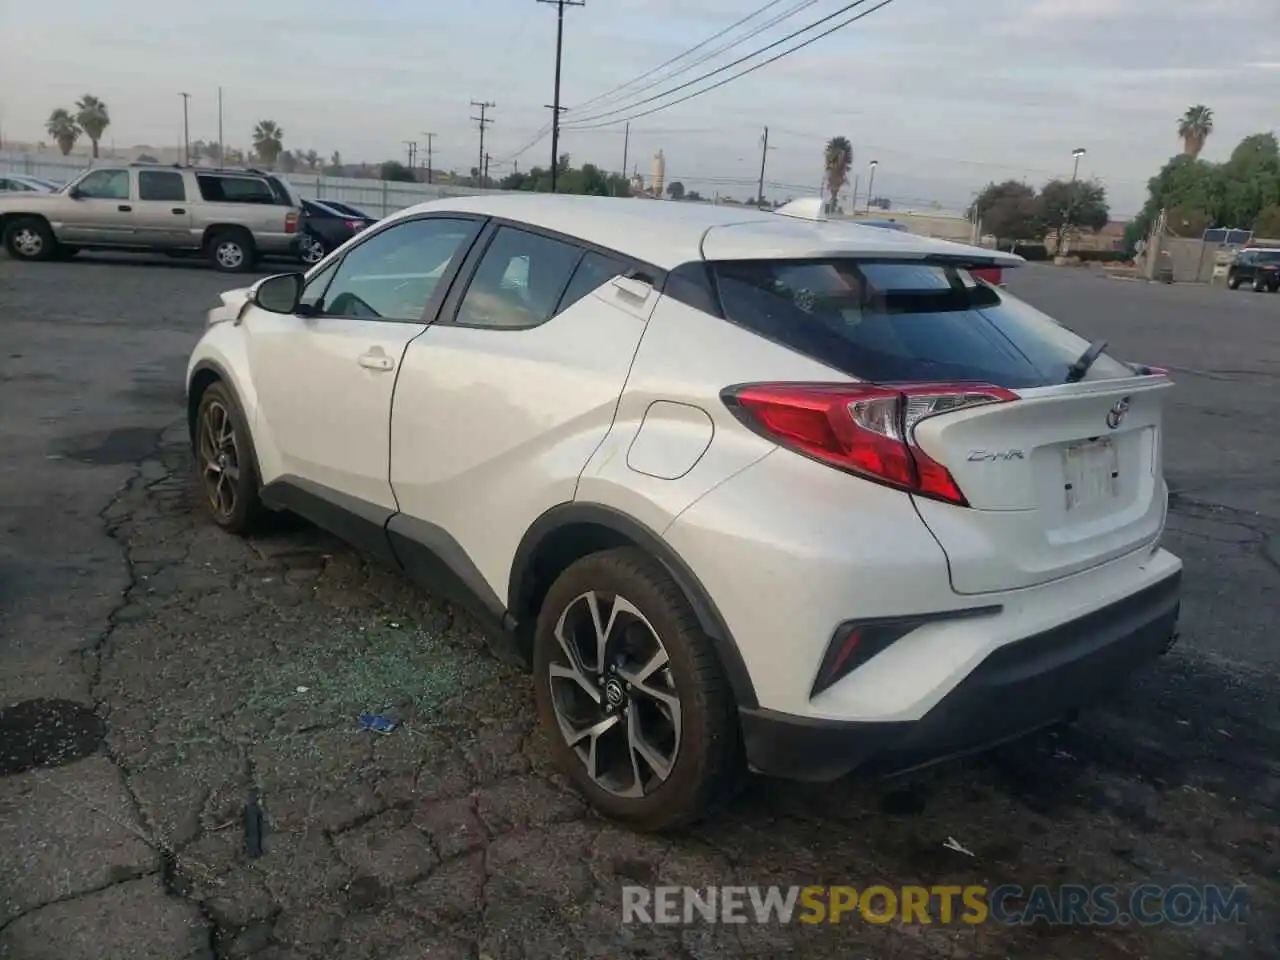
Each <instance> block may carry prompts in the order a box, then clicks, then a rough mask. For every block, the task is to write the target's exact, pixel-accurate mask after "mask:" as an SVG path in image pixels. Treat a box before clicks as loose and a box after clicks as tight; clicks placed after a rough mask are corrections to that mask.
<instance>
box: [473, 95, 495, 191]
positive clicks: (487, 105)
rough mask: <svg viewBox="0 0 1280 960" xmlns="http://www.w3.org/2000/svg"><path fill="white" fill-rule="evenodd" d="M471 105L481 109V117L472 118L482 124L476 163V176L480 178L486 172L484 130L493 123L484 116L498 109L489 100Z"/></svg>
mask: <svg viewBox="0 0 1280 960" xmlns="http://www.w3.org/2000/svg"><path fill="white" fill-rule="evenodd" d="M471 105H472V106H473V107H479V108H480V116H478V117H472V118H471V119H472V120H474V121H476V123H478V124H480V156H479V158H478V159H477V161H476V176H477V177H479V176H480V174H481V172H482V171H483V170H484V128H485V127H487V126H488V125H489V124H491V123H493V121H492V120H491V119H489V118H488V117H486V116H485V115H484V114H485V111H486V110H489V109H492V108H493V107H496V106H497V104H496V103H493V102H491V101H488V100H483V101H482V100H472V101H471Z"/></svg>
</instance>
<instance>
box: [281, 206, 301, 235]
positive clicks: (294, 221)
mask: <svg viewBox="0 0 1280 960" xmlns="http://www.w3.org/2000/svg"><path fill="white" fill-rule="evenodd" d="M284 232H285V233H297V232H298V214H297V211H294V210H290V211H289V212H288V213H286V214H285V215H284Z"/></svg>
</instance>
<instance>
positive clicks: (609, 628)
mask: <svg viewBox="0 0 1280 960" xmlns="http://www.w3.org/2000/svg"><path fill="white" fill-rule="evenodd" d="M555 639H556V643H557V645H558V647H559V656H556V657H554V659H553V660H552V662H551V663H550V665H549V667H548V674H549V683H550V686H551V703H552V707H553V709H554V710H555V714H556V721H557V723H558V725H559V728H560V734H561V736H563V737H564V741H565V744H566V745H567V746H568V747H570V748H571V749H572V750H573V751H574V752H575V753H576V754H577V755H578V759H579V760H580V761H581V762H582V764H583V766H584V767H585V770H586V774H587V776H588V777H590V778H591V780H592V782H593V783H595V784H596V785H597V786H599V787H600V789H601V790H604V791H606V792H608V793H610V794H613V795H614V796H617V797H644V796H646V795H647V794H649V793H652V792H653V791H654V790H655V789H656V788H657V787H659V786H661V785H662V784H663V783H664V782H666V780H667V778H668V777H670V776H671V771H672V769H673V768H674V766H675V762H676V756H677V754H678V753H679V750H680V697H679V696H678V695H677V694H676V687H675V682H674V681H673V680H672V677H671V659H670V657H669V656H668V655H667V648H666V647H664V646H663V644H662V640H661V639H659V637H658V634H657V631H655V630H654V628H653V625H652V624H651V623H649V621H648V620H646V619H645V617H644V615H643V614H642V613H641V612H640V611H639V610H637V609H636V607H635V605H634V604H633V603H631V602H630V601H629V600H627V599H626V598H625V597H622V596H617V595H608V594H601V593H597V592H596V591H594V590H590V591H587V592H586V593H583V594H581V595H579V596H578V597H576V598H574V600H573V601H571V602H570V604H569V605H568V606H567V607H566V608H565V609H564V612H563V613H561V614H560V618H559V620H558V621H557V622H556V626H555Z"/></svg>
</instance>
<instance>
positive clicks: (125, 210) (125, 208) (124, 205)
mask: <svg viewBox="0 0 1280 960" xmlns="http://www.w3.org/2000/svg"><path fill="white" fill-rule="evenodd" d="M116 209H117V210H119V211H120V212H121V213H128V212H129V211H130V210H132V209H133V207H131V206H129V205H128V204H127V203H122V204H120V206H118V207H116Z"/></svg>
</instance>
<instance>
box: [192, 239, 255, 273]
mask: <svg viewBox="0 0 1280 960" xmlns="http://www.w3.org/2000/svg"><path fill="white" fill-rule="evenodd" d="M204 250H205V256H206V257H208V258H209V263H210V264H212V265H213V269H215V270H218V271H220V272H222V273H247V272H248V271H250V270H252V269H253V266H254V262H255V260H256V259H257V251H256V249H255V248H254V245H253V238H252V237H251V236H250V235H249V234H248V233H246V232H244V231H241V230H219V231H217V232H215V233H213V234H211V235H210V237H209V239H208V240H207V241H206V242H205V245H204Z"/></svg>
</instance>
